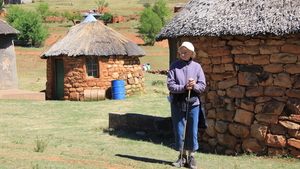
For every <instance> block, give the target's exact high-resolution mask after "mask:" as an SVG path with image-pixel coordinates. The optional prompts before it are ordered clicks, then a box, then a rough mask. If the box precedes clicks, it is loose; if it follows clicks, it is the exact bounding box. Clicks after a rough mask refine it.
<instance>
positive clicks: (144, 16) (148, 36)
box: [138, 0, 170, 46]
mask: <svg viewBox="0 0 300 169" xmlns="http://www.w3.org/2000/svg"><path fill="white" fill-rule="evenodd" d="M169 14H170V11H169V10H168V8H167V6H166V3H165V2H164V1H163V0H157V1H156V2H155V4H154V6H149V7H148V5H147V7H146V8H145V9H144V10H143V11H142V12H141V13H140V20H139V22H140V26H139V27H138V29H139V33H141V34H142V39H143V40H144V41H145V42H146V43H147V44H148V45H152V46H153V45H154V43H155V36H156V35H157V34H158V33H159V31H160V30H161V28H162V27H163V26H164V25H165V24H166V23H167V17H168V16H169Z"/></svg>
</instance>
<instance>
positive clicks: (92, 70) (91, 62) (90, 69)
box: [86, 58, 99, 78]
mask: <svg viewBox="0 0 300 169" xmlns="http://www.w3.org/2000/svg"><path fill="white" fill-rule="evenodd" d="M86 73H87V76H88V77H91V78H98V77H99V75H98V61H97V59H96V58H86Z"/></svg>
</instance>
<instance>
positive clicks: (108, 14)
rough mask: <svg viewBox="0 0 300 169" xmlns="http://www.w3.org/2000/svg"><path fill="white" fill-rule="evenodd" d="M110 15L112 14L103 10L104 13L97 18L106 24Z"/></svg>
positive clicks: (109, 19)
mask: <svg viewBox="0 0 300 169" xmlns="http://www.w3.org/2000/svg"><path fill="white" fill-rule="evenodd" d="M112 17H113V16H112V14H110V13H108V12H104V14H103V15H101V16H100V17H99V19H100V20H102V21H104V23H105V25H106V24H107V23H108V22H109V21H111V18H112Z"/></svg>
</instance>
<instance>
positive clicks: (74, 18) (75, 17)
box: [62, 11, 83, 25]
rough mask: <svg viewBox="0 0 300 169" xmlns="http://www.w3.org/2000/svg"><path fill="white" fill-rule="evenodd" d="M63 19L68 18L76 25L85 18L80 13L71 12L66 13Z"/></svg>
mask: <svg viewBox="0 0 300 169" xmlns="http://www.w3.org/2000/svg"><path fill="white" fill-rule="evenodd" d="M62 17H64V18H67V19H68V20H69V21H72V22H73V24H74V25H76V21H78V20H82V18H83V16H82V15H81V14H80V13H78V12H75V13H70V12H69V11H65V12H64V13H63V14H62Z"/></svg>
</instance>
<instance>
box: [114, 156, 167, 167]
mask: <svg viewBox="0 0 300 169" xmlns="http://www.w3.org/2000/svg"><path fill="white" fill-rule="evenodd" d="M116 156H118V157H123V158H129V159H132V160H136V161H142V162H146V163H158V164H167V165H172V162H170V161H164V160H158V159H154V158H146V157H137V156H131V155H123V154H116Z"/></svg>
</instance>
